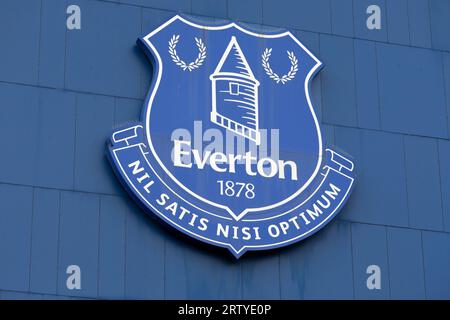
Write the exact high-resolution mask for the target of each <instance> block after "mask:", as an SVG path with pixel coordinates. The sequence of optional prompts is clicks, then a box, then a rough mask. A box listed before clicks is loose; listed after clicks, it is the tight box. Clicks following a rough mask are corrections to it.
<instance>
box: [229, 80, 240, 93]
mask: <svg viewBox="0 0 450 320" xmlns="http://www.w3.org/2000/svg"><path fill="white" fill-rule="evenodd" d="M230 94H232V95H234V96H237V95H238V94H239V84H238V83H235V82H230Z"/></svg>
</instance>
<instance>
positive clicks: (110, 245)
mask: <svg viewBox="0 0 450 320" xmlns="http://www.w3.org/2000/svg"><path fill="white" fill-rule="evenodd" d="M126 213H127V202H126V201H124V200H123V199H122V198H120V197H113V196H102V197H101V198H100V218H99V221H100V222H99V223H100V229H99V244H98V245H99V257H98V295H99V297H101V298H106V299H123V298H125V245H126V244H125V240H126V229H125V222H126Z"/></svg>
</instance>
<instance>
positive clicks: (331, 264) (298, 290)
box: [280, 221, 353, 299]
mask: <svg viewBox="0 0 450 320" xmlns="http://www.w3.org/2000/svg"><path fill="white" fill-rule="evenodd" d="M351 247H352V245H351V233H350V223H348V222H344V221H334V222H331V223H330V224H329V225H328V226H326V227H325V228H324V229H323V230H321V231H320V233H319V234H315V235H314V236H312V237H311V238H309V239H307V240H305V241H304V242H303V243H301V244H300V245H299V246H293V247H291V248H288V249H287V250H284V251H283V252H282V253H281V257H280V279H281V280H280V281H281V298H282V299H352V298H353V279H352V277H353V273H352V269H353V268H352V250H351Z"/></svg>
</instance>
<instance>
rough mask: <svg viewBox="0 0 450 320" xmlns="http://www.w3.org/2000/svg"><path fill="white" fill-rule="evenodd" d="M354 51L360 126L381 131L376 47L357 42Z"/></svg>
mask: <svg viewBox="0 0 450 320" xmlns="http://www.w3.org/2000/svg"><path fill="white" fill-rule="evenodd" d="M354 50H355V83H356V105H357V114H358V125H359V126H360V127H362V128H368V129H380V126H381V124H380V121H381V119H380V101H379V98H378V70H377V65H378V63H377V56H376V47H375V44H374V43H373V42H372V41H365V40H355V41H354Z"/></svg>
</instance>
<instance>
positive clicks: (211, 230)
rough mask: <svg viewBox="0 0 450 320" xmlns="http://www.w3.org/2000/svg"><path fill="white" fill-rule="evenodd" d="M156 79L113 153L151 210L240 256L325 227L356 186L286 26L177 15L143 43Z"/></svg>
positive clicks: (307, 58)
mask: <svg viewBox="0 0 450 320" xmlns="http://www.w3.org/2000/svg"><path fill="white" fill-rule="evenodd" d="M138 43H139V45H140V46H141V47H142V48H143V50H144V51H145V52H146V53H147V55H148V57H149V59H150V61H151V63H152V66H153V78H152V84H151V88H150V92H149V93H148V96H147V99H146V101H145V104H144V108H143V112H142V119H141V122H140V123H136V124H134V125H132V126H128V127H126V128H123V129H121V130H118V131H116V132H114V133H113V135H112V137H111V138H110V141H109V145H108V148H109V158H110V161H111V163H112V166H113V167H114V169H115V171H116V174H117V176H118V177H119V178H120V180H121V181H122V182H123V184H124V185H125V187H126V188H127V189H128V190H129V192H130V193H131V194H132V195H133V197H134V198H135V200H136V201H138V202H139V203H140V204H141V205H142V206H143V207H144V208H145V209H146V210H147V211H148V212H149V213H150V214H156V215H157V216H158V217H160V218H161V219H162V220H164V221H165V222H166V223H168V224H170V225H171V226H172V227H174V228H176V229H178V230H180V231H181V232H184V233H186V234H188V235H189V236H192V237H194V238H196V239H199V240H201V241H204V242H207V243H210V244H213V245H216V246H220V247H224V248H227V249H229V250H230V251H231V252H232V253H233V254H234V255H235V256H236V257H239V256H241V255H242V254H243V253H244V252H245V251H247V250H263V249H270V248H276V247H281V246H286V245H288V244H291V243H294V242H297V241H300V240H302V239H304V238H306V237H308V236H310V235H311V234H313V233H315V232H317V231H318V230H320V229H321V228H322V227H323V226H325V225H326V224H327V223H328V222H329V221H330V220H331V219H332V218H333V217H334V216H335V215H336V214H337V213H338V211H339V210H340V209H341V208H342V206H343V205H344V203H345V202H346V200H347V199H348V197H349V195H350V193H351V190H352V187H353V185H354V179H355V178H354V165H353V162H352V161H351V160H349V159H348V158H346V157H344V156H343V155H341V154H339V153H337V152H336V151H333V150H331V149H329V148H327V147H325V146H324V145H323V141H322V136H321V132H320V127H319V123H318V121H317V117H316V114H315V112H314V108H313V106H312V104H311V98H310V96H309V87H310V82H311V80H312V78H313V77H314V75H315V74H316V73H317V71H318V70H319V69H320V67H321V62H320V61H319V60H318V59H317V58H316V57H315V56H314V55H313V54H312V53H311V52H310V51H309V50H308V49H307V48H306V47H305V46H304V45H303V44H302V43H301V42H300V41H299V40H298V39H297V38H296V37H294V36H293V35H292V34H291V33H290V32H288V31H286V32H281V33H267V34H262V33H256V32H253V31H250V30H248V29H246V28H245V27H243V26H241V25H238V24H236V23H229V24H222V25H207V24H199V23H197V22H192V21H190V20H188V19H187V18H184V17H180V16H175V17H173V18H172V19H170V20H169V21H167V22H166V23H164V24H163V25H161V26H160V27H159V28H157V29H156V30H154V31H152V32H150V33H149V34H148V35H146V36H145V37H143V38H140V39H139V40H138Z"/></svg>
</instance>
